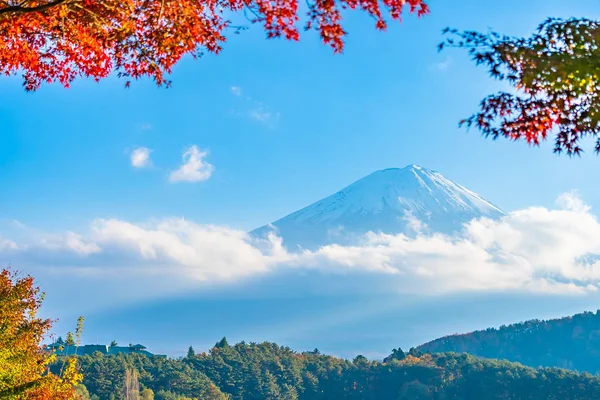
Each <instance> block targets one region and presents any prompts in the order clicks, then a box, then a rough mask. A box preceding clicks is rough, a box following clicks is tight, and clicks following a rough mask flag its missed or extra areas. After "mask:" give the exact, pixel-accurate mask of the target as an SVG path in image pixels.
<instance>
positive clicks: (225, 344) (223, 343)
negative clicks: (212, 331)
mask: <svg viewBox="0 0 600 400" xmlns="http://www.w3.org/2000/svg"><path fill="white" fill-rule="evenodd" d="M215 347H216V348H217V349H223V348H225V347H229V342H227V338H226V337H223V339H221V340H219V341H218V342H217V343H216V344H215Z"/></svg>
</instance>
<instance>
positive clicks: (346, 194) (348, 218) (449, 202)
mask: <svg viewBox="0 0 600 400" xmlns="http://www.w3.org/2000/svg"><path fill="white" fill-rule="evenodd" d="M503 215H504V212H503V211H502V210H500V209H499V208H498V207H496V206H494V205H493V204H491V203H490V202H488V201H487V200H485V199H484V198H482V197H481V196H479V195H478V194H476V193H474V192H472V191H470V190H469V189H467V188H465V187H464V186H461V185H459V184H456V183H454V182H452V181H450V180H449V179H447V178H445V177H444V176H443V175H442V174H440V173H439V172H436V171H432V170H429V169H426V168H422V167H419V166H417V165H410V166H408V167H406V168H389V169H385V170H380V171H376V172H374V173H372V174H370V175H368V176H366V177H364V178H362V179H360V180H358V181H357V182H355V183H353V184H351V185H349V186H347V187H346V188H344V189H342V190H340V191H339V192H337V193H335V194H333V195H331V196H329V197H326V198H324V199H322V200H319V201H317V202H316V203H314V204H311V205H309V206H308V207H305V208H303V209H301V210H299V211H296V212H294V213H292V214H290V215H288V216H286V217H284V218H281V219H279V220H277V221H275V222H273V223H272V224H270V225H272V226H269V225H266V226H263V227H260V228H258V229H256V230H254V231H253V232H251V233H252V234H253V235H257V236H263V235H265V234H266V233H267V232H269V231H270V230H272V229H273V228H274V229H275V230H276V231H277V232H278V233H279V235H280V236H282V237H283V239H284V243H285V244H286V245H288V247H290V246H291V247H295V246H297V245H299V246H302V247H307V248H311V247H318V246H321V245H324V244H328V243H344V242H347V241H349V240H352V239H353V238H356V236H357V235H362V234H364V233H366V232H369V231H373V232H385V233H410V232H411V231H414V230H415V229H416V228H418V227H419V226H421V227H423V225H422V224H425V225H426V229H430V230H432V231H435V232H443V233H451V232H453V231H455V230H459V229H460V228H461V226H462V224H464V223H465V222H468V221H470V220H472V219H473V218H481V217H488V218H498V217H501V216H503ZM416 221H420V223H417V222H416Z"/></svg>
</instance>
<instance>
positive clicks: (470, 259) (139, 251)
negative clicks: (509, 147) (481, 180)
mask: <svg viewBox="0 0 600 400" xmlns="http://www.w3.org/2000/svg"><path fill="white" fill-rule="evenodd" d="M559 203H560V204H561V205H563V206H565V207H563V208H559V209H555V210H550V209H546V208H541V207H532V208H528V209H524V210H519V211H515V212H512V213H510V214H508V215H507V216H505V217H504V218H502V219H501V220H498V221H492V220H489V219H481V220H474V221H471V222H470V223H469V224H467V225H466V226H465V228H464V230H463V232H461V233H460V234H457V235H454V236H448V235H442V234H425V233H419V234H417V235H416V236H414V237H409V236H406V235H403V234H399V235H386V234H374V233H369V234H367V235H365V236H364V237H363V238H362V239H361V240H360V241H359V242H357V243H355V244H354V245H348V246H342V245H329V246H325V247H322V248H321V249H319V250H318V251H301V252H290V251H288V250H286V249H285V248H284V247H283V246H282V242H281V239H280V238H278V237H277V236H275V234H272V235H270V236H268V237H267V238H266V239H260V240H259V239H256V238H251V237H250V236H249V235H248V234H247V233H245V232H242V231H239V230H235V229H230V228H226V227H220V226H212V225H201V224H196V223H193V222H190V221H187V220H184V219H164V220H160V221H154V222H152V223H148V224H137V223H133V222H128V221H123V220H118V219H98V220H96V221H94V222H93V223H92V224H91V228H90V230H89V232H87V233H82V234H75V233H72V232H67V233H66V234H62V235H46V236H44V237H41V238H40V237H38V236H37V235H32V239H31V241H30V242H28V243H15V242H14V241H9V240H3V241H0V263H5V262H6V261H7V260H12V261H13V264H15V265H19V267H20V268H21V266H23V267H26V266H27V265H35V266H36V268H38V269H37V271H38V272H39V271H41V272H43V271H52V273H54V274H59V275H60V274H64V275H65V277H66V278H65V279H67V278H68V279H79V281H78V282H79V283H77V285H83V286H85V285H90V287H91V286H92V285H97V284H98V280H99V279H101V278H102V277H105V278H106V279H109V280H110V279H112V277H114V276H120V277H133V278H134V279H139V280H140V281H142V280H143V281H144V282H145V284H144V286H143V287H140V288H138V289H139V290H142V291H143V290H146V292H145V295H146V296H159V295H161V294H164V293H166V292H172V291H174V290H175V291H176V290H180V289H181V288H182V287H185V288H187V289H190V288H198V287H201V286H202V285H203V284H204V285H208V286H213V287H214V285H215V284H226V283H233V282H243V281H244V280H246V279H248V278H252V277H259V276H265V275H273V274H278V273H284V272H287V273H296V272H301V271H307V270H309V271H313V272H317V273H319V272H323V273H336V274H344V275H348V274H357V273H359V274H370V275H371V276H372V277H381V279H380V282H381V284H382V285H390V284H394V285H396V287H397V291H398V292H400V293H416V294H421V295H437V294H444V293H457V292H472V291H511V292H514V291H520V292H529V293H547V294H548V293H550V294H553V293H554V294H585V293H590V292H596V291H597V289H598V287H599V286H600V256H598V255H600V223H599V222H598V220H597V218H596V217H595V216H594V215H593V214H591V213H590V209H589V208H588V207H587V206H585V204H584V203H583V202H581V200H580V199H578V198H577V197H575V196H574V195H572V194H567V195H563V196H561V200H560V202H559ZM416 227H417V228H419V226H418V225H417V226H416ZM273 276H275V275H273ZM83 286H81V287H83ZM205 287H207V286H205ZM123 290H124V292H123V293H122V294H121V295H122V296H125V297H127V296H128V292H127V289H123ZM136 290H137V289H136Z"/></svg>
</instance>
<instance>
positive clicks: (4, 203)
mask: <svg viewBox="0 0 600 400" xmlns="http://www.w3.org/2000/svg"><path fill="white" fill-rule="evenodd" d="M430 6H431V10H432V12H431V15H430V16H427V17H424V18H422V19H417V18H416V17H411V16H405V18H404V21H403V23H402V24H392V25H391V26H390V29H389V30H388V32H386V33H381V32H377V31H375V29H374V28H373V21H372V20H370V19H369V18H367V17H365V16H364V15H361V14H359V13H351V14H348V15H347V18H346V28H347V30H348V31H349V32H350V35H349V36H348V38H347V43H346V48H345V53H344V54H343V55H334V54H333V53H332V51H331V50H330V49H329V48H327V47H326V46H324V45H322V43H321V42H320V41H319V39H318V37H317V35H316V34H315V33H303V34H302V36H301V41H300V42H299V43H289V42H285V41H283V40H265V38H264V36H265V35H264V33H263V32H262V30H261V29H260V27H258V26H252V27H251V29H250V30H249V31H246V32H243V33H242V34H240V35H236V36H231V37H230V39H229V41H228V43H226V45H225V50H224V51H223V52H222V53H221V54H220V55H218V56H213V55H207V56H205V57H203V58H202V59H200V60H191V59H186V60H184V61H183V62H181V63H180V64H179V65H178V66H177V67H176V68H175V70H174V73H173V75H172V80H173V86H172V88H170V89H164V88H156V87H155V86H154V85H153V83H152V82H150V81H146V80H142V81H139V82H135V83H134V84H133V85H132V87H131V88H130V89H127V90H126V89H124V88H123V82H122V81H120V80H118V79H116V78H110V79H107V80H105V81H102V82H100V83H94V82H90V81H85V80H83V81H78V82H76V83H75V84H74V85H73V87H72V88H70V89H68V90H65V89H63V88H61V87H58V86H54V85H52V86H45V87H43V88H42V89H40V90H39V91H38V92H36V93H25V92H24V91H23V90H22V87H21V82H20V79H19V78H18V77H17V78H2V79H0V90H1V91H2V93H3V99H4V101H2V102H0V118H1V120H2V125H1V127H0V129H1V132H0V181H1V182H2V193H4V196H2V197H1V198H0V239H2V238H3V237H4V238H8V239H11V240H13V239H14V240H15V241H18V240H17V239H19V238H20V239H23V240H25V241H27V240H28V239H30V238H29V237H30V236H31V237H33V236H35V235H37V234H40V232H44V234H43V235H47V234H49V233H52V234H57V235H59V236H60V235H64V237H63V236H61V237H62V239H60V240H62V241H64V242H65V243H68V246H70V248H76V249H77V252H78V254H86V255H87V254H95V248H94V246H95V244H94V243H93V242H92V241H91V240H90V241H86V240H81V241H80V240H79V239H77V238H75V239H73V237H71V236H68V235H66V234H63V233H64V232H66V231H71V232H82V231H85V230H87V229H89V226H90V224H91V223H92V221H95V220H97V219H103V220H110V219H113V220H114V221H127V223H128V224H137V223H139V224H148V223H152V222H151V221H155V220H159V221H160V220H162V219H164V218H170V217H182V218H185V219H186V220H188V221H193V222H194V223H197V224H212V225H215V226H218V227H230V228H233V229H235V230H239V231H247V230H251V229H253V228H255V227H258V226H261V225H263V224H265V223H267V222H270V221H273V220H275V219H277V218H280V217H282V216H284V215H286V214H288V213H290V212H292V211H295V210H297V209H299V208H301V207H303V206H306V205H308V204H309V203H312V202H313V201H316V200H318V199H320V198H322V197H324V196H326V195H329V194H331V193H333V192H334V191H336V190H338V189H340V188H342V187H344V186H346V185H347V184H349V183H351V182H353V181H355V180H357V179H359V178H361V177H363V176H365V175H367V174H369V173H371V172H373V171H375V170H377V169H383V168H389V167H403V166H405V165H408V164H413V163H414V164H419V165H422V166H425V167H428V168H431V169H435V170H438V171H440V172H442V173H443V174H444V175H445V176H447V177H448V178H450V179H452V180H454V181H455V182H458V183H460V184H463V185H465V186H467V187H468V188H470V189H472V190H474V191H476V192H478V193H480V194H482V195H483V196H484V197H485V198H487V199H488V200H490V201H491V202H493V203H495V204H496V205H498V206H499V207H501V208H503V209H505V210H507V211H513V210H520V209H525V208H527V207H530V206H543V207H546V208H552V207H554V204H555V201H556V199H557V197H559V196H560V195H561V194H562V193H565V192H569V191H571V190H575V191H577V192H578V193H579V196H580V197H581V198H582V199H583V201H584V202H585V203H586V204H588V205H590V206H591V209H592V212H593V210H595V209H598V207H599V206H600V190H598V185H597V182H598V174H597V173H596V172H595V171H596V168H597V165H598V162H599V159H598V158H597V157H596V156H595V155H593V154H592V148H593V146H591V145H588V146H587V147H586V150H588V153H587V154H585V155H584V156H583V157H582V158H581V159H577V158H575V159H569V158H567V157H565V156H562V157H559V156H555V155H553V154H552V144H551V143H549V144H545V145H543V146H542V147H541V148H530V147H528V146H527V145H526V144H524V143H517V144H515V143H508V142H506V141H504V140H498V141H492V140H486V139H483V138H482V137H481V136H480V135H479V134H478V133H477V132H475V131H473V132H471V133H466V132H465V131H464V130H461V129H459V128H458V127H457V122H458V121H459V120H460V119H461V118H462V117H465V116H468V115H470V113H472V112H474V111H475V110H476V107H477V104H478V102H479V101H480V100H481V99H482V98H483V97H484V96H485V95H486V94H489V93H492V92H494V91H496V90H498V89H501V88H502V86H501V85H500V84H498V83H497V82H494V81H492V80H491V79H490V78H489V77H488V76H487V73H486V71H485V70H484V69H481V68H476V67H474V66H473V65H472V63H471V62H470V61H469V60H468V57H467V56H466V54H464V53H463V52H461V51H459V50H451V49H450V50H446V51H444V52H443V53H441V54H439V53H438V52H437V49H436V45H437V44H438V43H439V42H440V40H441V39H442V37H441V30H442V28H444V27H446V26H453V27H457V28H461V29H476V30H486V29H488V27H489V28H493V29H494V30H497V31H499V32H504V33H507V34H514V35H528V34H529V33H531V32H532V31H533V30H534V28H535V27H536V26H537V24H538V23H539V22H541V21H542V20H544V19H545V18H546V17H548V16H557V17H569V16H589V17H593V16H595V17H598V15H599V14H600V10H599V9H598V5H597V4H595V2H592V1H572V2H569V3H568V4H567V3H566V2H564V1H558V0H537V1H527V2H522V1H516V0H515V1H504V2H482V1H474V0H468V1H459V2H458V1H457V2H448V1H439V0H431V1H430ZM232 88H233V89H232ZM191 146H197V149H198V152H203V151H204V152H206V153H207V155H206V156H205V157H204V158H203V160H204V161H205V162H208V163H209V164H210V165H212V166H213V168H214V170H211V174H210V177H208V179H204V180H201V181H198V182H186V181H181V180H175V181H173V179H170V177H171V176H172V173H173V171H175V170H177V169H178V168H179V167H180V165H181V163H182V154H183V153H184V152H185V151H186V150H188V149H190V148H191ZM140 147H145V148H148V149H150V159H151V165H149V166H147V167H145V168H135V167H133V166H132V165H131V158H130V157H131V153H132V151H134V150H135V149H137V148H140ZM588 211H589V210H587V209H586V210H585V211H584V212H585V213H587V212H588ZM15 221H19V223H16V222H15ZM149 221H150V222H149ZM20 224H23V225H24V226H26V227H27V228H26V229H27V230H24V228H23V226H21V225H20ZM108 225H110V224H105V223H101V224H100V228H98V229H99V230H101V231H102V232H103V234H105V235H109V234H112V235H114V234H118V233H119V232H122V231H123V229H125V228H127V229H128V228H131V227H132V225H124V224H123V225H114V226H112V225H111V226H109V227H107V226H108ZM121 228H123V229H121ZM168 229H169V230H172V229H175V228H173V227H169V228H168ZM182 229H184V230H187V229H196V228H189V227H184V228H182ZM157 230H159V229H158V228H157ZM136 232H137V231H136ZM43 235H42V236H43ZM236 235H237V234H236V233H227V234H225V236H227V237H232V236H233V237H236ZM104 238H106V236H104ZM126 239H127V240H129V238H124V239H123V240H126ZM48 240H49V239H47V238H46V236H44V239H43V241H44V243H46V244H47V242H48ZM52 240H54V239H52ZM236 240H237V239H236ZM61 243H62V242H61ZM152 243H155V242H152ZM1 245H2V242H1V240H0V249H1V248H2V246H1ZM58 247H60V246H59V245H56V246H55V247H52V251H53V252H52V253H51V254H47V253H35V254H33V255H29V256H27V257H22V258H21V260H22V264H21V265H22V266H24V267H23V268H22V269H24V270H25V271H28V265H29V264H28V262H30V263H31V265H32V269H31V270H32V271H36V272H40V271H41V273H42V275H43V273H44V271H50V272H48V275H47V277H46V278H47V279H46V280H45V281H44V278H42V282H44V283H45V286H44V289H45V290H48V291H52V290H53V289H54V290H58V288H62V286H60V284H59V283H60V282H59V281H60V280H61V279H60V278H56V276H57V275H52V274H53V272H52V271H53V270H52V268H54V267H56V266H57V265H68V266H69V268H71V267H74V265H75V264H76V261H74V260H77V259H76V258H72V257H71V256H68V257H66V256H65V257H62V256H58V255H57V253H56V252H58V250H56V249H57V248H58ZM117 247H118V246H117ZM115 248H116V247H115ZM245 251H248V255H249V257H250V258H252V257H253V253H252V251H251V249H247V248H245ZM117 253H118V252H117V251H114V252H113V253H110V254H109V255H107V256H106V257H107V258H103V259H98V260H94V261H93V262H90V263H91V264H94V265H100V266H101V267H102V266H103V264H102V263H103V262H104V263H112V264H114V263H117V264H118V263H123V264H126V263H128V262H130V261H131V260H132V259H133V258H127V257H125V258H119V256H118V254H117ZM40 254H41V255H40ZM42 256H43V257H48V258H47V259H48V260H50V261H48V263H47V264H43V263H40V261H39V260H40V259H41V257H42ZM111 257H112V258H111ZM128 257H129V256H128ZM215 257H217V256H215ZM272 258H273V259H275V258H277V255H275V256H272ZM1 259H2V261H3V262H7V261H8V260H11V261H12V262H13V264H15V263H18V261H20V258H19V257H13V255H5V254H3V255H2V258H1ZM32 260H33V261H32ZM65 260H66V261H65ZM215 260H216V261H215V262H216V263H217V264H218V261H219V260H217V259H215ZM157 262H158V261H157ZM269 262H270V261H265V262H264V263H266V264H269ZM107 265H108V264H107ZM153 265H154V264H153ZM263 267H264V265H263V261H262V260H259V259H257V260H256V262H255V264H253V267H252V268H255V269H256V270H257V271H260V270H261V269H262V268H263ZM44 268H46V269H44ZM115 274H117V273H115ZM90 276H93V275H90ZM115 276H117V275H115ZM334 281H335V280H334ZM57 282H59V283H57ZM348 284H349V285H350V287H354V286H352V285H355V284H358V283H356V282H354V281H353V283H352V284H350V283H348ZM75 285H79V284H78V283H77V284H75ZM257 285H258V286H256V288H259V287H263V286H260V285H259V284H257ZM175 286H176V285H175ZM175 286H174V287H175ZM267 286H268V287H271V288H272V287H275V286H277V285H276V284H267ZM81 287H82V288H85V287H86V286H84V285H82V286H81ZM250 287H253V286H252V285H250ZM256 288H255V289H248V293H255V292H253V290H258V289H256ZM187 289H189V288H187ZM82 290H83V293H82V294H81V296H84V297H85V290H84V289H82ZM121 290H126V289H121ZM174 292H175V293H176V292H177V290H176V289H173V291H170V292H169V293H168V294H163V295H164V296H166V297H169V296H171V297H172V295H173V293H174ZM258 292H260V290H258ZM98 296H99V299H102V298H104V297H102V296H107V294H106V293H104V294H98ZM56 297H57V295H54V298H56ZM247 297H252V295H251V294H248V295H247ZM316 298H317V297H315V299H316ZM63 300H64V299H63ZM49 301H50V302H51V304H64V303H60V301H58V300H56V302H54V303H53V301H54V300H53V297H52V295H51V296H50V298H49ZM223 301H225V300H223ZM244 301H245V300H244ZM244 301H241V303H235V302H233V303H227V302H226V301H225V302H226V303H227V304H229V306H227V305H223V307H224V308H223V309H224V310H225V309H228V308H227V307H231V308H232V309H235V308H236V307H238V306H239V304H242V303H244ZM255 301H257V302H258V300H256V299H255ZM338 301H339V300H338ZM574 301H575V300H574ZM586 301H588V303H586V304H593V301H592V299H591V298H587V300H586ZM594 301H595V300H594ZM313 302H314V303H315V304H320V303H319V302H318V301H317V300H314V299H313ZM308 303H310V301H309V300H306V303H305V304H308ZM513 303H514V302H513ZM583 303H585V301H584V300H581V298H579V299H578V300H577V301H576V304H577V305H578V306H583V305H582V304H583ZM198 304H199V303H197V302H196V303H193V302H192V303H187V307H196V306H197V305H198ZM215 304H222V303H219V302H217V303H215ZM536 304H543V302H542V301H541V300H540V301H538V303H536ZM562 304H565V307H567V306H566V304H567V302H563V303H562ZM569 304H574V303H569ZM513 306H514V304H513ZM145 307H146V308H144V310H145V311H144V312H141V313H139V312H137V311H135V310H133V309H132V311H130V312H131V315H136V316H141V317H140V318H142V319H143V316H150V315H152V312H153V311H152V307H151V306H150V305H148V306H145ZM164 307H167V306H164ZM206 307H208V308H211V307H217V306H214V305H213V306H211V305H207V306H206ZM240 307H241V306H240ZM282 307H283V306H282ZM315 307H317V306H315ZM569 307H570V306H569ZM167 308H168V307H167ZM177 309H179V310H181V309H182V308H181V307H180V306H177ZM241 309H244V308H238V311H239V310H241ZM255 310H261V308H260V306H259V305H257V306H256V309H255ZM536 310H537V311H540V310H541V308H538V309H535V310H534V308H532V309H531V317H534V316H538V314H535V313H534V311H536ZM544 310H546V311H544V312H546V313H547V312H548V310H547V308H546V309H544ZM53 311H55V312H57V313H60V312H61V309H60V307H59V306H58V305H57V306H56V307H55V308H54V309H53ZM564 311H565V312H567V311H572V309H571V308H569V309H568V310H567V308H564ZM575 311H576V310H575ZM123 312H125V311H123ZM336 312H337V311H336ZM473 312H475V311H473ZM540 312H541V311H540ZM561 312H562V311H561ZM256 313H260V312H259V311H256ZM407 313H408V311H407ZM65 314H67V315H70V314H68V313H67V312H66V311H65ZM106 315H111V314H106ZM324 315H325V316H324V317H323V318H327V315H326V314H324ZM519 315H522V316H523V317H525V316H526V315H525V314H523V313H521V314H519ZM540 316H541V315H540ZM106 318H108V319H110V317H106ZM148 318H149V317H148ZM474 318H475V317H474ZM506 318H507V317H506ZM506 318H505V319H504V320H502V322H510V321H506ZM114 320H115V321H117V319H114ZM126 320H127V319H125V318H123V319H122V321H126ZM67 321H68V322H70V320H69V319H67ZM258 321H260V319H259V318H258V317H257V320H256V321H255V322H256V324H259V322H258ZM473 321H480V322H481V323H483V320H481V318H480V319H474V320H473ZM473 321H472V322H471V324H470V325H468V327H471V328H476V327H477V326H473V325H475V322H473ZM488 322H489V323H493V321H491V320H490V319H489V318H488V319H486V320H485V323H488ZM249 323H250V322H249ZM295 323H297V322H294V321H291V322H290V325H289V326H292V327H293V326H295V325H294V324H295ZM90 324H91V325H90V326H91V327H92V328H91V333H90V335H92V336H93V335H94V332H96V333H98V332H100V333H98V335H105V336H106V337H105V339H107V340H108V338H109V337H111V335H112V333H111V332H107V331H106V330H107V329H108V328H106V326H105V325H103V324H101V323H99V322H96V323H95V322H94V320H93V319H92V321H91V322H90ZM447 324H449V322H447ZM126 325H127V324H124V325H123V326H126ZM123 326H121V329H125V328H123ZM257 326H259V325H257ZM94 327H95V328H94ZM444 327H448V329H450V330H452V329H457V330H458V329H459V328H460V327H463V328H464V327H467V325H465V324H463V325H460V327H459V326H452V325H444ZM94 329H97V330H96V331H94ZM140 329H141V328H140ZM165 329H168V328H165ZM227 329H233V328H230V327H229V328H227ZM257 329H258V328H257ZM289 329H292V328H288V330H289ZM340 329H342V328H340ZM215 330H218V329H216V328H215ZM282 331H285V329H282ZM438 331H440V332H442V331H443V329H442V328H439V327H438ZM257 332H258V331H257ZM436 332H437V331H436ZM137 334H139V332H138V333H136V335H137ZM216 335H218V333H215V336H216ZM282 335H283V334H282ZM256 337H260V338H263V337H269V338H274V339H281V340H286V339H288V340H289V341H291V342H293V340H296V343H304V342H300V341H298V338H296V339H293V337H289V336H285V335H283V336H281V335H280V336H268V335H266V336H265V335H263V336H261V334H259V333H256ZM318 337H319V335H315V336H314V337H311V338H313V339H314V340H317V339H318ZM415 337H416V336H415ZM361 338H362V337H361ZM361 338H358V339H356V338H355V342H353V343H358V342H359V341H360V340H359V339H361ZM141 339H142V338H141ZM216 339H218V337H217V338H216ZM241 339H243V337H240V340H241ZM388 339H389V338H388ZM429 339H431V338H429ZM123 340H128V339H126V338H123ZM190 340H191V339H190ZM207 340H212V336H211V339H207ZM361 340H362V339H361ZM407 340H408V339H407ZM410 340H413V341H415V343H414V344H417V343H416V341H417V340H418V339H415V338H414V337H413V339H410ZM132 341H133V340H132ZM389 341H390V342H391V339H389ZM287 343H289V342H287ZM328 343H329V345H330V346H332V347H331V348H332V349H334V347H335V346H334V345H333V344H332V343H334V341H332V342H328ZM386 343H387V342H386ZM302 345H303V344H302ZM325 345H326V344H325ZM307 346H309V347H310V345H307ZM349 346H350V345H349ZM313 347H314V346H313ZM182 348H185V347H182ZM349 348H350V351H353V349H354V348H353V347H352V346H350V347H349ZM170 350H172V349H169V351H170ZM334 350H336V351H341V350H340V349H334ZM380 350H381V349H376V350H373V351H374V352H376V351H380Z"/></svg>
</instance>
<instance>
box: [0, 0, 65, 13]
mask: <svg viewBox="0 0 600 400" xmlns="http://www.w3.org/2000/svg"><path fill="white" fill-rule="evenodd" d="M67 1H69V0H54V1H51V2H49V3H46V4H41V5H39V6H35V7H23V4H26V3H27V2H23V3H21V4H20V5H18V6H9V7H4V8H0V15H2V14H9V13H15V14H21V13H35V12H42V11H46V10H48V9H50V8H52V7H56V6H59V5H61V4H63V3H66V2H67Z"/></svg>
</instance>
